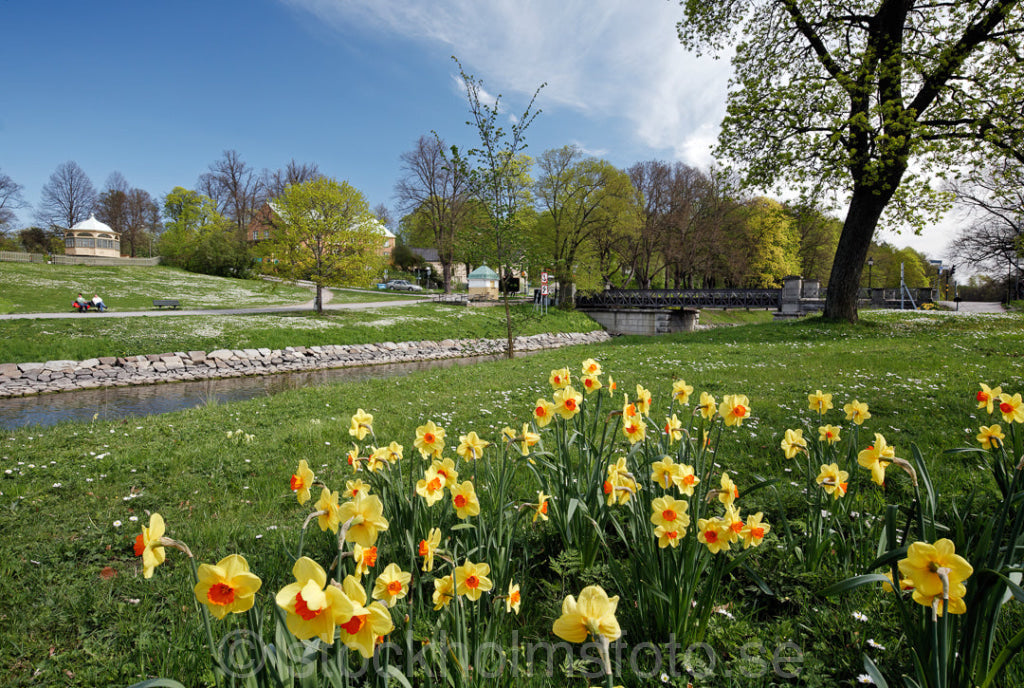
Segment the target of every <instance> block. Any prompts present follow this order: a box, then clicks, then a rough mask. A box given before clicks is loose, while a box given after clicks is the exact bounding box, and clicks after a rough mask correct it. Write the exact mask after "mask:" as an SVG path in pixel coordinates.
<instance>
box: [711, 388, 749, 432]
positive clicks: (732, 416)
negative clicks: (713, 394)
mask: <svg viewBox="0 0 1024 688" xmlns="http://www.w3.org/2000/svg"><path fill="white" fill-rule="evenodd" d="M718 415H720V416H721V417H722V420H724V421H725V424H726V425H737V426H739V425H743V420H744V419H745V418H749V417H750V402H749V401H748V400H747V397H745V396H744V395H742V394H726V395H725V396H724V397H722V403H721V404H720V405H719V407H718Z"/></svg>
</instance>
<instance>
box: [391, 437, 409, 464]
mask: <svg viewBox="0 0 1024 688" xmlns="http://www.w3.org/2000/svg"><path fill="white" fill-rule="evenodd" d="M387 450H388V455H387V460H388V463H397V462H398V461H401V460H402V453H403V452H404V451H405V447H403V446H402V445H400V444H399V443H398V442H390V443H389V444H388V446H387Z"/></svg>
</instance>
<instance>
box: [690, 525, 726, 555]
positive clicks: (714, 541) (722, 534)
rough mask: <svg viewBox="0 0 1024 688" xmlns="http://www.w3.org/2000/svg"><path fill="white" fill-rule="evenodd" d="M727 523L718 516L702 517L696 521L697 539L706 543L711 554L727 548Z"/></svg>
mask: <svg viewBox="0 0 1024 688" xmlns="http://www.w3.org/2000/svg"><path fill="white" fill-rule="evenodd" d="M731 533H732V531H731V530H730V529H729V524H728V523H726V522H725V521H723V520H722V519H720V518H717V517H716V518H702V519H698V521H697V541H698V542H701V543H703V544H704V545H707V548H708V550H709V551H710V552H711V553H712V554H718V553H719V552H722V551H724V550H728V549H729V536H730V534H731Z"/></svg>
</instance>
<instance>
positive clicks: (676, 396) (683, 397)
mask: <svg viewBox="0 0 1024 688" xmlns="http://www.w3.org/2000/svg"><path fill="white" fill-rule="evenodd" d="M691 394H693V385H688V384H686V380H676V381H675V382H673V383H672V399H673V400H674V401H675V402H676V403H677V404H679V405H683V404H688V403H689V402H690V395H691Z"/></svg>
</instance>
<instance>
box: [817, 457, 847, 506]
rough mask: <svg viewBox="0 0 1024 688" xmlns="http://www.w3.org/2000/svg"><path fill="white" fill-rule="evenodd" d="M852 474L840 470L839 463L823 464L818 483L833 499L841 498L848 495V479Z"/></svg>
mask: <svg viewBox="0 0 1024 688" xmlns="http://www.w3.org/2000/svg"><path fill="white" fill-rule="evenodd" d="M849 478H850V474H849V473H847V472H846V471H841V470H839V464H835V463H830V464H824V463H823V464H821V472H820V473H819V474H818V477H817V479H816V480H817V483H818V484H819V485H821V488H822V489H823V490H825V492H826V493H827V494H830V495H832V498H833V499H839V498H841V497H844V496H845V495H846V488H847V482H846V481H847V480H849Z"/></svg>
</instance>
